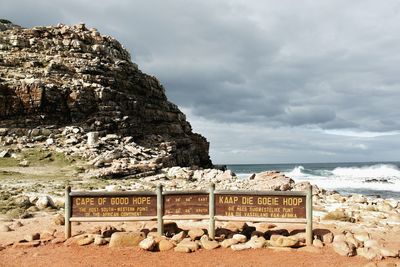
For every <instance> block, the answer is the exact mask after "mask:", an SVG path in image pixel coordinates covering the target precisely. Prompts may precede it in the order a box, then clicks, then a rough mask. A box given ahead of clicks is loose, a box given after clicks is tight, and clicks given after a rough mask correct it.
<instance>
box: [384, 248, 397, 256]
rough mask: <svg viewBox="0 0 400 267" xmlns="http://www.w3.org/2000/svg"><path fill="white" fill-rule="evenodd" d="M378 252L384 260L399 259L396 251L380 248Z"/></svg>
mask: <svg viewBox="0 0 400 267" xmlns="http://www.w3.org/2000/svg"><path fill="white" fill-rule="evenodd" d="M379 252H380V254H381V255H382V256H383V257H385V258H388V257H391V258H396V257H399V250H398V249H393V248H392V249H391V248H380V249H379Z"/></svg>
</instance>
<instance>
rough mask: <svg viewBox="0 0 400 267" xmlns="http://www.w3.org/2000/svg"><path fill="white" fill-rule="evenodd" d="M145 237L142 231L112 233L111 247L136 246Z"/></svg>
mask: <svg viewBox="0 0 400 267" xmlns="http://www.w3.org/2000/svg"><path fill="white" fill-rule="evenodd" d="M144 238H145V234H144V233H142V232H116V233H113V234H112V235H111V239H110V247H136V246H138V245H139V243H140V242H141V241H142V240H144Z"/></svg>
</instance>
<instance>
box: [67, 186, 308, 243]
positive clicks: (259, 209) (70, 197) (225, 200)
mask: <svg viewBox="0 0 400 267" xmlns="http://www.w3.org/2000/svg"><path fill="white" fill-rule="evenodd" d="M175 219H176V220H186V219H208V220H209V231H208V233H209V235H210V237H211V238H214V234H215V221H231V220H232V221H235V220H236V221H253V222H257V221H271V222H293V223H307V226H306V234H307V243H308V244H311V243H312V192H311V187H310V188H308V190H307V191H299V192H292V191H288V192H281V191H215V187H214V185H213V184H212V185H211V186H210V188H209V190H208V191H169V192H168V191H167V192H163V191H162V186H158V187H157V191H156V192H136V191H135V192H128V191H127V192H71V188H70V187H68V188H67V189H66V200H65V235H66V238H69V237H70V236H71V222H73V221H146V220H157V227H158V232H159V233H160V234H163V232H164V229H163V228H164V220H175Z"/></svg>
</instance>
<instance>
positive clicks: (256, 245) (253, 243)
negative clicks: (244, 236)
mask: <svg viewBox="0 0 400 267" xmlns="http://www.w3.org/2000/svg"><path fill="white" fill-rule="evenodd" d="M246 244H247V246H249V247H250V248H252V249H260V248H263V247H264V246H265V244H266V240H265V238H264V237H262V236H260V237H258V236H252V237H251V238H250V240H249V241H247V242H246Z"/></svg>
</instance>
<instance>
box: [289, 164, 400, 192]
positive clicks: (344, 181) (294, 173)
mask: <svg viewBox="0 0 400 267" xmlns="http://www.w3.org/2000/svg"><path fill="white" fill-rule="evenodd" d="M321 173H323V175H317V174H321ZM285 174H286V175H287V176H289V177H291V178H293V179H294V180H295V181H296V182H304V181H309V182H311V183H313V184H316V185H317V186H319V187H322V188H325V189H328V190H336V189H340V188H348V189H351V188H352V189H364V190H383V191H394V192H400V169H399V168H398V167H397V166H395V165H391V164H376V165H371V166H363V167H337V168H335V169H333V170H331V171H330V170H314V171H312V170H306V169H305V168H304V167H303V166H296V167H295V168H294V169H293V170H291V171H290V172H287V173H285ZM368 180H369V182H367V181H368Z"/></svg>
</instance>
